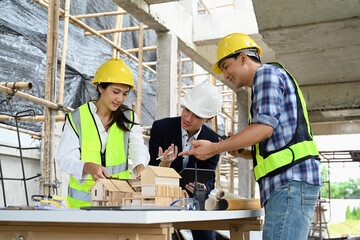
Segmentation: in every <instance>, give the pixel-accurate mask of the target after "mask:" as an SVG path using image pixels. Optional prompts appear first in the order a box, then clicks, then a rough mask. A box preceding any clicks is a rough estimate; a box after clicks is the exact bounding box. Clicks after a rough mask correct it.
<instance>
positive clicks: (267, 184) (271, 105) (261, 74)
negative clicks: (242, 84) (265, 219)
mask: <svg viewBox="0 0 360 240" xmlns="http://www.w3.org/2000/svg"><path fill="white" fill-rule="evenodd" d="M295 90H296V86H295V85H294V83H293V82H292V80H291V78H290V76H289V75H288V74H287V73H286V71H285V70H284V69H282V68H280V67H277V66H274V65H269V64H263V65H261V67H259V68H258V69H257V70H256V73H255V76H254V82H253V85H252V91H253V99H252V112H253V118H252V120H251V122H252V123H262V124H266V125H269V126H271V127H273V128H274V132H273V134H272V135H271V137H270V138H268V139H266V140H264V141H262V142H260V146H261V147H263V148H264V149H266V151H273V150H276V149H280V148H281V147H283V146H285V145H286V144H287V143H288V142H289V141H290V140H291V139H292V138H293V135H294V133H295V129H296V122H297V105H296V91H295ZM319 166H320V162H319V161H318V160H315V159H312V158H311V159H307V160H305V161H303V162H301V163H299V164H296V165H295V166H293V167H291V168H289V169H287V170H285V171H283V172H281V173H279V174H277V175H276V176H271V177H266V178H264V179H262V180H260V181H259V187H260V197H261V205H262V206H264V204H265V203H266V200H267V199H268V198H269V197H270V194H271V193H272V191H274V190H275V189H276V188H278V187H280V186H282V185H284V184H286V183H288V182H290V181H293V180H295V181H302V182H306V183H309V184H315V185H321V175H320V170H319Z"/></svg>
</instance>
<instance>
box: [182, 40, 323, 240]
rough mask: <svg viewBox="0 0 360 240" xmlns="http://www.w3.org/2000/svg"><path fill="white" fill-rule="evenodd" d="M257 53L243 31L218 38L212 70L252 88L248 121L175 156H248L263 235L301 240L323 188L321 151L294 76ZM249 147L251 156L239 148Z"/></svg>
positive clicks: (306, 233) (199, 157)
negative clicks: (226, 136) (257, 191)
mask: <svg viewBox="0 0 360 240" xmlns="http://www.w3.org/2000/svg"><path fill="white" fill-rule="evenodd" d="M260 54H261V48H260V47H259V46H257V44H256V43H255V42H254V40H252V39H251V38H250V37H249V36H247V35H245V34H241V33H234V34H230V35H227V36H225V37H224V38H222V39H221V40H220V42H219V45H218V60H217V62H216V63H215V64H214V66H213V71H214V72H215V73H223V74H224V78H225V79H228V80H229V81H230V82H231V83H233V84H234V86H235V87H236V88H237V89H238V88H241V87H243V86H247V87H251V89H252V105H251V115H252V116H251V117H252V119H251V124H250V125H249V126H248V127H246V128H245V129H243V130H241V131H240V132H238V133H237V134H235V135H233V136H231V137H230V138H229V139H227V140H225V141H222V142H219V143H211V142H207V141H194V142H192V145H193V148H192V149H191V150H189V151H187V152H183V153H180V154H179V155H195V156H196V157H197V158H198V159H206V158H208V157H209V156H212V155H214V154H218V153H221V152H224V151H228V152H229V153H230V154H232V155H233V156H236V157H243V158H252V159H253V160H254V174H255V179H256V180H257V182H258V183H259V188H260V197H261V205H262V206H265V223H264V227H263V239H264V240H271V239H283V240H288V239H299V240H305V239H307V236H308V232H309V229H310V224H311V218H312V215H313V212H314V208H315V205H316V201H317V197H318V195H319V191H320V187H321V175H320V170H319V166H320V162H319V156H318V155H319V154H318V151H317V148H316V145H315V143H314V141H313V138H312V133H311V129H310V124H309V120H308V116H307V110H306V103H305V100H304V98H303V96H302V93H301V91H300V88H299V87H298V85H297V83H296V81H295V79H294V78H293V77H292V76H291V74H290V73H288V72H287V71H286V70H285V69H284V68H283V67H282V66H281V65H280V64H261V61H260ZM248 146H252V151H251V154H250V151H248V150H243V148H245V147H248ZM239 149H240V150H239Z"/></svg>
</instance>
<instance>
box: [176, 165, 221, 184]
mask: <svg viewBox="0 0 360 240" xmlns="http://www.w3.org/2000/svg"><path fill="white" fill-rule="evenodd" d="M196 170H197V181H198V182H199V183H204V182H206V181H207V180H208V179H209V178H211V177H212V176H214V175H215V171H214V170H212V169H201V168H197V169H196ZM179 174H180V176H181V178H180V186H181V187H182V188H184V187H185V185H186V184H188V183H189V182H195V168H184V169H183V170H182V171H181V172H180V173H179Z"/></svg>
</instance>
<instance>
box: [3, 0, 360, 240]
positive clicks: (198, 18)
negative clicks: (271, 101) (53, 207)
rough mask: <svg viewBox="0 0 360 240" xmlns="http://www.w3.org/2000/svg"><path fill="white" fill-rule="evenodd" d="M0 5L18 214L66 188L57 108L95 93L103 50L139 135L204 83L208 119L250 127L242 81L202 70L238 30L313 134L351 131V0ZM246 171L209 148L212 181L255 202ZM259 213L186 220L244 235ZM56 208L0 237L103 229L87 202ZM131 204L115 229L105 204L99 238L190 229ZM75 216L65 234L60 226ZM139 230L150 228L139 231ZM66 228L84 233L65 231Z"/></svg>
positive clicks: (355, 32) (7, 195)
mask: <svg viewBox="0 0 360 240" xmlns="http://www.w3.org/2000/svg"><path fill="white" fill-rule="evenodd" d="M0 9H1V14H0V52H1V54H0V92H1V93H0V103H1V104H0V182H1V186H0V189H1V192H2V197H0V206H1V207H4V208H10V207H13V208H16V210H15V211H17V210H19V209H20V210H19V211H17V212H16V214H17V213H19V214H22V213H23V212H22V211H21V210H23V209H33V207H34V206H36V205H38V204H39V199H41V200H42V201H43V202H44V201H46V200H48V199H45V198H44V197H45V196H49V197H50V196H57V197H60V198H66V196H67V191H68V189H67V187H68V183H69V175H68V174H67V173H64V172H62V171H61V170H60V169H59V167H58V166H57V162H56V154H57V149H58V146H59V140H60V137H61V133H62V127H63V125H64V121H65V115H66V114H67V113H69V112H71V111H73V110H74V109H76V108H78V107H79V106H81V105H82V104H84V103H86V102H88V101H89V100H91V99H92V98H93V97H94V94H95V89H96V88H95V86H94V85H92V84H91V80H92V79H93V78H94V75H95V72H96V70H97V69H98V68H99V66H100V65H101V64H103V63H104V62H105V61H107V60H108V59H110V58H120V59H122V60H123V61H124V62H125V63H126V64H127V65H128V66H129V68H130V69H131V72H132V74H133V77H134V81H135V89H134V91H131V92H130V94H129V96H128V98H127V100H126V102H125V104H127V105H128V106H129V107H130V108H131V109H133V110H134V112H136V114H137V116H138V118H139V121H140V125H141V128H142V134H143V138H144V140H145V143H146V144H148V141H149V134H150V129H151V126H152V123H153V122H154V121H155V120H158V119H162V118H166V117H175V116H180V115H181V111H182V105H181V103H182V99H183V97H184V96H185V95H186V94H187V93H188V91H189V90H191V89H192V88H193V87H194V86H196V85H198V84H200V83H203V82H209V83H210V84H213V85H215V86H216V87H217V89H218V91H219V92H221V95H222V100H223V106H222V108H221V112H219V113H218V114H217V116H215V117H214V118H213V119H212V121H211V122H209V123H208V124H207V126H208V127H210V128H212V129H213V130H214V131H215V132H216V133H217V134H218V135H219V136H224V135H228V132H232V133H236V132H238V131H239V130H241V129H243V128H245V127H246V126H247V125H248V123H249V119H251V116H250V104H251V89H250V88H244V87H242V88H239V89H236V88H235V87H234V85H233V84H232V83H231V82H230V81H229V80H228V79H224V76H223V75H222V74H215V73H214V72H213V70H212V66H213V64H214V63H215V62H216V61H217V44H218V42H219V40H220V39H221V38H222V37H224V36H226V35H228V34H231V33H236V32H238V33H245V34H247V35H249V36H250V37H252V38H253V39H254V40H255V41H256V43H257V44H258V45H259V47H261V49H262V54H261V61H262V62H263V63H268V62H279V63H281V64H282V65H283V66H284V67H285V68H286V69H287V70H288V71H289V72H290V73H291V74H292V75H293V76H294V77H295V78H296V81H297V82H298V84H299V87H300V88H301V91H302V93H303V97H304V99H305V101H306V104H307V110H308V118H309V121H310V125H311V130H312V132H313V134H314V135H315V136H320V135H343V134H359V133H360V99H359V93H358V90H359V86H360V68H359V67H358V65H359V63H360V59H359V58H360V54H359V53H360V42H359V37H360V3H359V1H353V0H344V1H337V0H331V1H329V0H320V1H319V0H318V1H296V0H291V1H283V0H275V1H260V0H252V1H251V0H137V1H135V0H104V1H100V0H82V1H80V0H72V1H71V0H62V1H56V0H26V1H24V0H2V1H0ZM359 153H360V147H358V148H357V149H346V151H342V152H336V151H322V152H320V155H321V159H322V161H323V162H324V163H325V162H326V163H328V164H330V163H331V162H344V164H346V163H347V162H358V161H359V160H360V158H359ZM344 156H345V157H344ZM130 164H131V162H130ZM253 168H254V166H253V162H252V161H248V160H245V159H242V158H235V157H233V156H232V155H230V154H228V153H222V154H220V161H219V163H218V166H217V168H216V171H215V175H216V182H215V189H216V190H224V191H227V192H228V193H232V194H236V195H239V196H241V197H244V198H252V199H253V198H259V193H258V192H257V191H258V190H257V189H258V187H257V186H256V185H257V184H256V181H255V178H254V174H253ZM324 184H328V185H329V186H330V183H329V182H325V183H324ZM50 198H51V197H50ZM326 201H327V200H321V199H320V198H319V200H318V202H319V203H318V206H317V208H316V209H317V210H316V211H317V212H316V213H315V215H316V216H317V218H316V219H315V220H314V219H313V221H314V222H313V223H312V227H311V228H312V229H311V230H312V231H310V234H311V233H312V234H313V236H312V237H313V239H326V238H323V237H325V235H327V236H326V237H327V238H330V236H329V233H328V232H326V231H325V230H326V229H327V226H326V219H323V218H322V216H323V214H322V207H321V204H322V203H324V202H326ZM63 207H64V208H66V206H63ZM249 211H251V210H249ZM261 211H262V210H259V211H258V212H249V213H247V212H246V213H244V214H245V215H241V214H243V213H235V212H234V213H231V214H230V215H231V216H227V218H226V219H225V218H224V219H225V220H226V221H227V222H225V223H224V222H223V221H222V220H224V219H216V218H217V217H214V216H216V213H214V214H213V213H212V211H208V213H204V214H208V215H204V216H202V217H198V216H191V219H197V218H199V219H198V221H199V222H191V221H189V223H190V226H196V227H197V228H196V229H198V230H203V229H207V228H206V227H205V228H204V225H206V224H207V223H206V222H207V220H208V219H212V218H214V219H212V220H213V223H214V225H216V224H218V225H216V227H217V228H214V230H228V231H230V235H231V238H232V239H235V238H236V239H249V238H250V239H252V238H251V237H250V236H251V234H250V233H249V231H251V230H254V231H261V229H262V226H261V224H262V216H263V215H264V214H263V212H261ZM84 212H85V213H84ZM90 212H91V211H90ZM151 212H153V211H151ZM155 212H156V211H155ZM66 213H68V215H59V216H58V218H60V220H59V221H58V222H57V221H53V220H50V219H52V218H55V217H54V216H52V215H48V213H44V214H43V213H41V212H40V213H38V212H36V213H34V214H35V215H31V212H27V213H26V214H25V217H24V219H20V220H19V219H17V220H12V219H6V218H4V219H1V220H0V221H1V223H4V224H0V225H1V228H0V236H6V237H8V239H15V238H16V239H44V238H45V236H46V235H43V234H42V233H44V232H47V231H51V230H52V228H53V229H55V230H54V231H53V232H55V233H53V236H54V238H55V239H57V238H58V239H64V238H66V237H69V236H71V237H74V239H83V238H85V237H87V238H89V239H99V236H101V235H98V233H100V232H102V231H103V230H104V228H105V227H104V226H98V225H96V223H98V222H97V220H93V218H92V216H87V215H86V213H87V211H83V212H81V214H79V216H80V218H84V219H88V220H89V222H87V221H85V220H84V221H82V220H71V219H75V218H76V215H77V214H76V212H75V211H68V212H66ZM27 214H29V215H27ZM84 214H85V215H84ZM119 214H124V212H121V213H120V212H119ZM125 214H126V213H125ZM134 214H135V216H134V217H131V218H130V219H128V224H127V225H124V226H123V224H124V223H123V222H121V221H120V222H119V221H118V220H117V219H118V216H117V215H116V213H114V212H111V215H109V218H108V219H109V220H107V221H105V222H103V223H106V224H112V225H111V226H114V228H113V229H111V230H110V233H112V234H109V233H108V235H109V236H108V238H106V239H150V237H149V235H152V234H153V235H154V236H152V237H154V239H171V235H172V233H173V232H177V231H176V230H175V231H174V229H187V228H189V225H186V224H185V223H182V222H186V221H188V220H187V217H184V218H183V219H184V220H182V218H181V217H182V214H183V213H181V214H178V216H177V218H176V219H175V218H174V216H172V215H171V213H167V212H166V214H164V216H163V217H164V220H163V221H161V220H158V219H156V217H155V214H154V216H148V215H146V214H147V213H146V211H145V212H144V211H137V212H136V213H134ZM191 214H192V213H191ZM212 214H213V215H212ZM218 214H220V213H218ZM228 214H229V213H228ZM236 214H240V215H241V216H240V217H239V216H238V215H236ZM0 215H2V214H1V213H0ZM232 215H234V216H232ZM33 216H35V218H36V217H39V218H41V217H42V219H40V220H38V221H35V222H39V223H41V224H40V229H41V230H40V233H38V232H36V233H34V232H33V230H32V227H31V226H32V225H35V223H33V222H32V221H31V220H30V219H31V218H32V217H33ZM121 216H123V215H121ZM124 216H126V215H124ZM139 218H142V219H143V221H138V219H139ZM167 218H168V220H166V219H167ZM220 218H221V217H220ZM241 218H244V219H243V220H240V222H231V221H235V220H234V219H236V220H239V219H241ZM169 219H170V220H169ZM12 221H14V222H17V223H18V222H21V224H14V225H17V226H22V227H23V230H22V231H20V230H19V228H17V227H15V226H12V227H11V228H9V229H8V230H7V226H8V225H12V224H11V222H12ZM47 221H48V222H54V224H59V222H61V224H60V225H59V226H58V227H56V226H55V225H51V224H50V223H48V224H44V222H47ZM245 221H247V222H246V223H245ZM9 223H10V224H9ZM72 223H74V227H73V229H72V230H70V231H69V233H68V235H61V232H62V230H61V229H63V228H71V227H70V226H71V224H72ZM84 223H86V224H84ZM204 223H205V224H204ZM215 223H216V224H215ZM85 225H86V227H94V230H93V231H92V230H86V229H85V228H84V226H85ZM134 226H135V227H134ZM140 228H144V229H146V230H148V231H146V232H147V233H146V234H148V235H146V234H145V235H141V234H140V233H139V232H138V229H140ZM49 229H50V230H49ZM119 229H121V230H119ZM126 229H130V230H129V231H127V230H126ZM76 231H79V233H83V235H81V236H80V235H79V236H76V234H75V232H76ZM96 231H98V233H97V232H96ZM151 231H153V232H151ZM3 233H4V235H2V234H3ZM32 234H33V235H32ZM20 237H21V238H20ZM76 237H77V238H76ZM310 237H311V236H310ZM310 237H309V238H310ZM4 239H5V238H4ZM151 239H152V238H151ZM253 239H255V238H254V236H253ZM344 239H345V238H344Z"/></svg>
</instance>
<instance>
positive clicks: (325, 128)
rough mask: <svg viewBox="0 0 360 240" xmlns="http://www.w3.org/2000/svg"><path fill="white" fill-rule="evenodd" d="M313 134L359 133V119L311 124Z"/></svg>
mask: <svg viewBox="0 0 360 240" xmlns="http://www.w3.org/2000/svg"><path fill="white" fill-rule="evenodd" d="M311 129H312V131H313V134H314V135H341V134H359V133H360V120H353V121H347V122H343V121H342V122H332V123H329V122H326V123H314V124H311Z"/></svg>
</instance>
